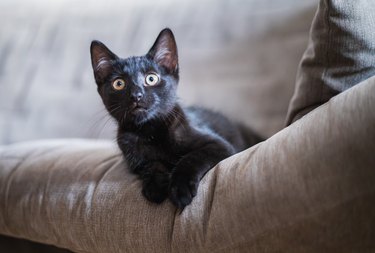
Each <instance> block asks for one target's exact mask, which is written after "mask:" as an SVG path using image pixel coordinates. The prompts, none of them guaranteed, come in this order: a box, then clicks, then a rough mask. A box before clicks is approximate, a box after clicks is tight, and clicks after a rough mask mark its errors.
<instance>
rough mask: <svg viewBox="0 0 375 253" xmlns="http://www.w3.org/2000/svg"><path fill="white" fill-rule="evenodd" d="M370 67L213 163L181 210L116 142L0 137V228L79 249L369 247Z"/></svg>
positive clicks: (373, 135)
mask: <svg viewBox="0 0 375 253" xmlns="http://www.w3.org/2000/svg"><path fill="white" fill-rule="evenodd" d="M374 89H375V78H372V79H370V80H368V81H366V82H364V83H362V84H360V85H358V86H356V87H354V88H352V89H350V90H348V91H346V92H344V93H342V94H340V95H338V96H337V97H335V98H333V99H332V100H331V101H330V102H328V103H327V104H325V105H323V106H321V107H320V108H318V109H317V110H314V111H313V112H312V113H310V114H309V115H307V116H305V117H304V118H303V119H301V120H299V121H297V122H296V123H294V124H293V125H291V126H290V127H288V128H286V129H284V130H282V131H280V132H279V133H277V134H276V135H274V136H273V137H271V138H270V139H268V140H267V141H265V142H263V143H260V144H259V145H257V146H255V147H253V148H250V149H248V150H246V151H244V152H242V153H240V154H237V155H235V156H233V157H231V158H229V159H227V160H225V161H223V162H221V163H220V164H219V165H217V166H216V167H215V168H214V169H213V170H211V171H210V172H209V173H208V174H207V175H206V176H205V177H204V179H203V181H202V182H201V185H200V187H199V191H198V195H197V197H196V198H195V199H194V201H193V203H192V204H191V205H190V206H188V207H187V208H186V209H185V210H184V211H183V212H182V213H179V212H177V211H176V209H175V208H174V207H173V206H172V205H171V203H170V202H165V203H164V204H162V205H154V204H151V203H149V202H147V201H145V199H144V198H143V197H142V196H141V193H140V181H139V180H137V179H136V177H135V176H134V175H131V174H129V173H128V171H127V170H126V169H125V168H124V167H125V166H124V163H123V162H122V159H121V155H120V154H119V152H118V150H117V148H116V145H115V144H113V143H111V142H106V141H96V142H95V141H85V140H56V141H45V142H33V143H25V144H17V145H12V146H8V147H2V148H1V149H0V233H1V234H5V235H11V236H16V237H21V238H27V239H30V240H34V241H38V242H44V243H48V244H54V245H57V246H60V247H65V248H69V249H72V250H74V251H77V252H91V253H94V252H111V253H116V252H314V253H315V252H374V250H375V241H374V240H373V239H374V238H375V230H374V227H375V184H374V182H375V169H374V168H375V156H374V153H373V152H374V150H375V141H374V140H375V131H374V129H375V114H374V113H373V109H374V108H375V93H374Z"/></svg>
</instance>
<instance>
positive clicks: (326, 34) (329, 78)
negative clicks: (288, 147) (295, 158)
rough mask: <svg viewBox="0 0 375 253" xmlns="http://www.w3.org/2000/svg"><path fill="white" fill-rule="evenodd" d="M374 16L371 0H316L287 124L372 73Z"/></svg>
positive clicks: (374, 9) (374, 73)
mask: <svg viewBox="0 0 375 253" xmlns="http://www.w3.org/2000/svg"><path fill="white" fill-rule="evenodd" d="M374 20H375V4H374V2H373V1H372V0H358V1H357V0H356V1H342V0H321V1H320V4H319V7H318V10H317V13H316V15H315V18H314V21H313V25H312V28H311V34H310V42H309V46H308V48H307V50H306V52H305V54H304V56H303V58H302V61H301V63H300V67H299V71H298V76H297V84H296V89H295V92H294V96H293V99H292V101H291V103H290V105H289V111H288V116H287V124H290V123H292V122H293V121H295V120H297V119H299V118H301V117H302V116H303V115H305V114H307V113H308V112H309V111H311V110H313V109H314V108H316V107H318V106H319V105H321V104H323V103H325V102H327V101H328V100H329V99H330V98H331V97H333V96H335V95H336V94H338V93H339V92H342V91H344V90H346V89H348V88H350V87H352V86H353V85H356V84H358V83H360V82H361V81H363V80H366V79H367V78H369V77H371V76H373V75H375V57H374V55H375V26H374Z"/></svg>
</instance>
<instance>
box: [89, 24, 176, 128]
mask: <svg viewBox="0 0 375 253" xmlns="http://www.w3.org/2000/svg"><path fill="white" fill-rule="evenodd" d="M90 51H91V63H92V67H93V70H94V77H95V81H96V84H97V88H98V92H99V94H100V96H101V97H102V100H103V103H104V105H105V107H106V108H107V110H108V112H109V113H110V114H111V115H112V116H113V117H114V118H115V119H116V120H117V121H118V123H119V124H125V123H133V124H135V125H139V124H143V123H145V122H147V121H148V120H151V119H154V118H157V117H163V116H164V115H166V114H167V113H169V112H170V111H171V110H172V109H173V107H174V106H175V104H176V99H177V96H176V89H177V84H178V78H179V76H178V57H177V46H176V42H175V39H174V36H173V33H172V31H171V30H170V29H168V28H166V29H164V30H162V31H161V32H160V34H159V36H158V37H157V39H156V41H155V43H154V45H153V46H152V47H151V49H150V50H149V51H148V53H147V54H146V55H144V56H137V57H129V58H125V59H122V58H120V57H118V56H117V55H115V54H114V53H112V52H111V51H110V50H109V49H108V48H107V47H106V46H105V45H104V44H103V43H101V42H99V41H93V42H92V43H91V48H90Z"/></svg>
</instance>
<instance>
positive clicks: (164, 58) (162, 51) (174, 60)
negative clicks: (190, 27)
mask: <svg viewBox="0 0 375 253" xmlns="http://www.w3.org/2000/svg"><path fill="white" fill-rule="evenodd" d="M147 56H148V57H151V58H152V59H153V60H154V61H155V62H156V63H157V64H159V65H160V66H163V67H165V68H166V69H167V70H168V71H169V72H170V73H173V74H178V55H177V45H176V41H175V39H174V36H173V33H172V31H171V30H170V29H169V28H165V29H164V30H162V31H161V32H160V34H159V36H158V37H157V39H156V41H155V43H154V45H153V46H152V47H151V49H150V51H148V53H147Z"/></svg>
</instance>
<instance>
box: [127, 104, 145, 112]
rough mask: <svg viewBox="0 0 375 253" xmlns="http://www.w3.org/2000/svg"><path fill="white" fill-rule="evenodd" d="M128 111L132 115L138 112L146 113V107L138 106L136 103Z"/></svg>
mask: <svg viewBox="0 0 375 253" xmlns="http://www.w3.org/2000/svg"><path fill="white" fill-rule="evenodd" d="M130 111H131V112H132V113H139V112H146V111H147V107H146V106H144V105H142V104H138V103H135V104H134V105H133V106H132V108H131V109H130Z"/></svg>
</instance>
